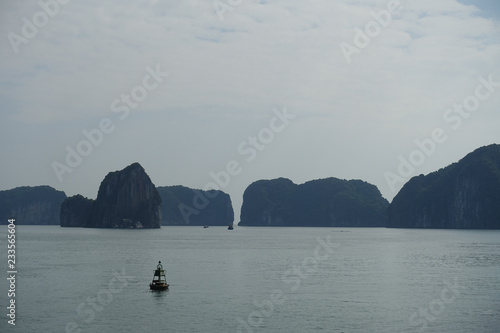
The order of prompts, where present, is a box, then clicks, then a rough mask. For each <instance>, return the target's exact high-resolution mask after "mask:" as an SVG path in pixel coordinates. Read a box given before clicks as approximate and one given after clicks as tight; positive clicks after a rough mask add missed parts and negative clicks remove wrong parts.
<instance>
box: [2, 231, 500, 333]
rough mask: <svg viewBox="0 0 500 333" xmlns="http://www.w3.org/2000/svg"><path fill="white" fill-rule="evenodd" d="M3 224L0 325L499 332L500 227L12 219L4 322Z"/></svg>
mask: <svg viewBox="0 0 500 333" xmlns="http://www.w3.org/2000/svg"><path fill="white" fill-rule="evenodd" d="M2 229H3V230H2V232H1V238H0V241H1V243H0V246H1V248H2V249H3V250H2V251H3V252H4V253H5V255H3V256H2V257H3V258H4V259H3V261H4V264H3V265H2V267H3V274H2V276H4V278H3V279H1V281H0V295H1V298H0V301H1V302H2V309H4V310H3V312H4V314H2V318H3V319H2V320H1V322H0V331H1V332H23V333H24V332H72V331H74V332H134V333H136V332H499V330H500V232H499V231H454V230H408V229H384V228H363V229H353V228H342V229H339V228H257V227H246V228H243V227H236V228H235V230H233V231H229V230H227V229H226V228H223V227H210V228H208V229H203V228H202V227H163V228H161V229H160V230H106V229H81V228H60V227H56V226H18V227H17V243H16V246H17V269H18V274H17V277H16V278H17V280H16V305H17V307H16V326H11V325H8V324H7V320H8V318H7V316H6V313H7V309H6V306H7V303H6V302H7V289H8V285H7V280H6V278H5V276H6V275H7V273H6V272H7V246H6V226H3V227H2ZM158 260H161V261H162V262H163V264H164V267H165V268H166V270H167V279H168V282H169V283H170V290H169V291H167V292H152V291H150V290H149V288H148V284H149V282H150V281H151V279H152V277H153V270H154V268H155V267H156V263H157V262H158ZM79 330H81V331H79Z"/></svg>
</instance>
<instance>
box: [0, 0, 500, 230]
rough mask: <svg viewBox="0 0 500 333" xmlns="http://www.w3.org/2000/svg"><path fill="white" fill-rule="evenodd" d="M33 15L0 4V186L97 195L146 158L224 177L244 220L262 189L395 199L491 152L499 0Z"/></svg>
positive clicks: (499, 70) (151, 5) (105, 9)
mask: <svg viewBox="0 0 500 333" xmlns="http://www.w3.org/2000/svg"><path fill="white" fill-rule="evenodd" d="M40 3H41V4H42V5H43V4H45V5H43V6H42V5H41V4H40ZM40 3H38V2H37V1H18V0H7V1H2V2H1V4H0V10H1V14H0V32H1V34H2V38H1V45H0V57H1V62H0V116H1V123H0V142H1V146H0V153H1V156H2V158H1V168H0V170H1V177H0V190H5V189H10V188H14V187H17V186H25V185H29V186H34V185H50V186H53V187H55V188H56V189H59V190H63V191H65V192H66V194H67V195H68V196H70V195H74V194H77V193H80V194H83V195H85V196H87V197H91V198H95V196H96V195H97V190H98V188H99V184H100V182H101V181H102V179H103V178H104V176H105V175H106V174H107V173H108V172H109V171H114V170H119V169H123V168H124V167H126V166H127V165H129V164H131V163H133V162H139V163H141V165H142V166H143V167H144V168H145V169H146V172H147V173H148V174H149V176H150V177H151V179H152V180H153V182H154V183H155V185H157V186H165V185H178V184H180V185H185V186H189V187H194V188H205V187H206V186H210V183H214V180H213V178H214V177H218V179H219V183H220V185H219V187H220V188H221V189H222V190H223V191H225V192H227V193H229V194H230V195H231V198H232V201H233V206H234V209H235V215H236V216H235V222H238V221H239V212H240V207H241V203H242V195H243V191H244V190H245V188H246V187H247V186H248V185H249V184H250V183H252V182H253V181H256V180H258V179H272V178H277V177H287V178H290V179H291V180H293V181H294V182H295V183H303V182H305V181H308V180H312V179H318V178H326V177H337V178H344V179H362V180H365V181H367V182H370V183H372V184H375V185H376V186H378V188H379V189H380V191H381V192H382V194H383V195H384V197H386V198H387V199H388V200H389V201H390V200H391V199H392V198H393V197H394V195H396V193H397V191H398V190H399V189H400V188H401V187H402V185H403V182H405V181H407V180H408V179H409V178H410V177H411V176H413V175H418V174H421V173H423V174H426V173H429V172H432V171H435V170H438V169H439V168H442V167H445V166H447V165H449V164H450V163H453V162H455V161H457V160H458V159H460V158H462V157H463V156H464V155H466V154H467V153H469V152H471V151H472V150H474V149H476V148H478V147H480V146H483V145H488V144H491V143H500V131H499V124H500V112H499V111H500V66H499V64H500V21H499V20H500V2H498V1H496V0H491V1H486V0H483V1H479V0H478V1H474V0H463V1H455V0H439V1H437V0H423V1H417V0H413V1H411V0H401V1H400V2H398V1H373V0H372V1H370V0H355V1H354V0H353V1H347V0H344V1H326V0H318V1H295V0H282V1H264V0H261V1H254V0H221V1H212V0H205V1H199V0H182V1H181V0H178V1H175V0H171V1H154V0H150V1H128V0H125V1H74V0H73V1H68V0H64V1H63V0H59V2H56V1H55V0H42V1H41V2H40ZM398 4H399V5H398ZM214 5H215V6H214ZM42 7H45V9H43V8H42ZM215 7H217V8H215ZM85 133H86V134H85ZM87 137H90V139H89V138H87ZM416 140H417V141H418V142H420V148H419V146H418V145H417V143H416ZM431 140H432V141H431ZM431 142H432V143H431ZM68 152H71V153H68ZM68 154H69V155H70V156H69V157H68ZM75 154H78V155H79V157H78V156H75ZM227 169H229V170H228V171H229V172H228V171H225V170H227ZM398 169H399V170H398ZM413 169H414V170H413Z"/></svg>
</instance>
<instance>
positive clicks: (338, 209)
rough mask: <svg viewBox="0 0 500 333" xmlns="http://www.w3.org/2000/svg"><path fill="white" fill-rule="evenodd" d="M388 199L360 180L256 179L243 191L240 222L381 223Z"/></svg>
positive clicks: (374, 187)
mask: <svg viewBox="0 0 500 333" xmlns="http://www.w3.org/2000/svg"><path fill="white" fill-rule="evenodd" d="M388 205H389V203H388V202H387V200H386V199H384V198H383V197H382V195H381V194H380V191H379V190H378V188H377V187H376V186H375V185H372V184H369V183H367V182H364V181H361V180H343V179H337V178H333V177H332V178H326V179H318V180H312V181H309V182H306V183H304V184H301V185H296V184H294V183H293V182H292V181H291V180H289V179H286V178H278V179H273V180H259V181H256V182H254V183H252V184H250V185H249V186H248V187H247V189H246V190H245V192H244V194H243V205H242V207H241V218H240V223H239V224H238V225H240V226H287V227H291V226H294V227H298V226H307V227H384V226H385V225H386V223H387V218H386V209H387V207H388Z"/></svg>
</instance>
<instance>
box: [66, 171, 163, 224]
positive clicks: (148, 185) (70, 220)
mask: <svg viewBox="0 0 500 333" xmlns="http://www.w3.org/2000/svg"><path fill="white" fill-rule="evenodd" d="M160 205H161V198H160V195H159V193H158V191H157V189H156V187H155V185H154V184H153V182H152V181H151V179H150V178H149V176H148V175H147V174H146V172H145V171H144V168H143V167H142V166H141V165H140V164H139V163H133V164H131V165H129V166H128V167H126V168H125V169H123V170H121V171H114V172H110V173H108V175H107V176H106V177H105V178H104V180H103V181H102V183H101V185H100V187H99V192H98V194H97V199H96V200H95V201H94V200H90V199H87V198H84V197H82V196H81V195H80V196H79V195H77V196H73V197H70V198H67V199H66V200H65V201H64V202H63V204H62V205H61V210H60V218H61V226H63V227H65V226H67V227H88V228H160V222H161V211H160Z"/></svg>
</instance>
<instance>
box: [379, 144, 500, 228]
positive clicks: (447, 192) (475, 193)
mask: <svg viewBox="0 0 500 333" xmlns="http://www.w3.org/2000/svg"><path fill="white" fill-rule="evenodd" d="M388 226H389V227H404V228H457V229H498V228H500V145H490V146H486V147H482V148H479V149H477V150H475V151H474V152H472V153H470V154H468V155H467V156H465V157H464V158H463V159H461V160H460V161H459V162H457V163H454V164H452V165H449V166H448V167H446V168H444V169H441V170H439V171H436V172H433V173H431V174H428V175H426V176H424V175H420V176H417V177H413V178H412V179H410V181H409V182H408V183H407V184H405V186H403V188H402V189H401V190H400V191H399V193H398V194H397V195H396V197H395V198H394V199H393V201H392V203H391V205H390V206H389V209H388Z"/></svg>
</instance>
